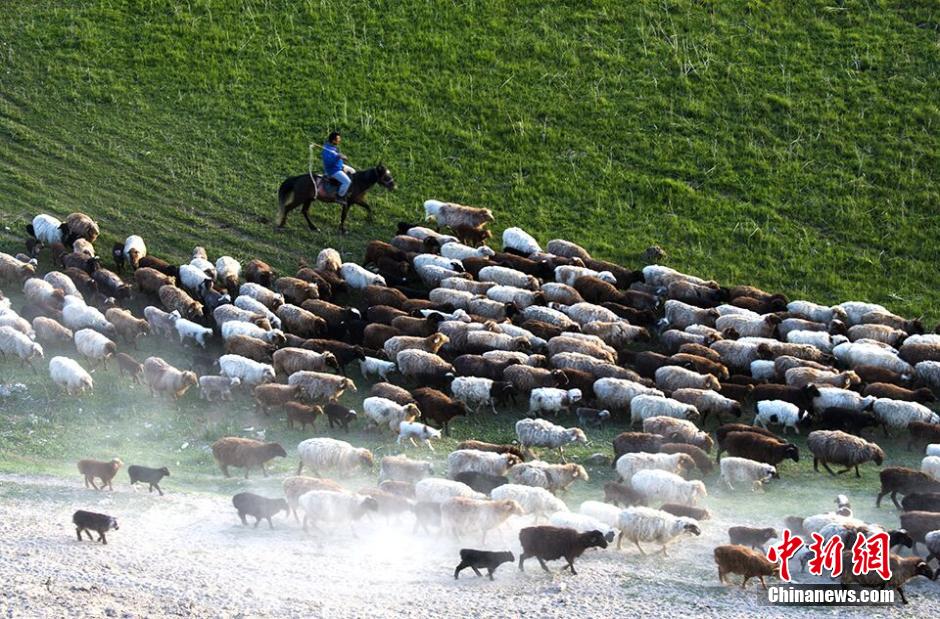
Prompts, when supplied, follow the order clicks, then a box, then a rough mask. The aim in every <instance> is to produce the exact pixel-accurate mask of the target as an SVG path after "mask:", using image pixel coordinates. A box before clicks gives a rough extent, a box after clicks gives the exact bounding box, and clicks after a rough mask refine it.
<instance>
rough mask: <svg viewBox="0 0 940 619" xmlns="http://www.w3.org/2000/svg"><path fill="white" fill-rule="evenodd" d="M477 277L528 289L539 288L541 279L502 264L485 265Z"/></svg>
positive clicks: (483, 280) (503, 284)
mask: <svg viewBox="0 0 940 619" xmlns="http://www.w3.org/2000/svg"><path fill="white" fill-rule="evenodd" d="M477 279H478V280H480V281H481V282H493V283H495V284H498V285H500V286H515V287H516V288H526V289H528V290H538V289H539V281H538V280H537V279H536V278H535V277H533V276H531V275H526V274H525V273H523V272H521V271H517V270H516V269H510V268H507V267H502V266H489V267H483V268H482V269H480V272H479V273H478V274H477Z"/></svg>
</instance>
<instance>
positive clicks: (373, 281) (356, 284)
mask: <svg viewBox="0 0 940 619" xmlns="http://www.w3.org/2000/svg"><path fill="white" fill-rule="evenodd" d="M339 274H340V277H342V278H343V281H345V282H346V284H347V285H348V286H349V287H350V288H351V289H352V290H363V289H364V288H365V287H366V286H385V285H386V283H385V278H384V277H382V276H381V275H377V274H375V273H372V272H370V271H367V270H366V269H364V268H362V267H361V266H359V265H358V264H356V263H354V262H344V263H343V264H341V265H340V269H339Z"/></svg>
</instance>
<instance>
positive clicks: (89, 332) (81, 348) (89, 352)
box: [73, 329, 117, 366]
mask: <svg viewBox="0 0 940 619" xmlns="http://www.w3.org/2000/svg"><path fill="white" fill-rule="evenodd" d="M73 339H74V340H75V348H76V349H77V350H78V352H79V353H80V354H81V355H82V356H84V357H85V358H87V359H89V360H94V361H95V362H99V361H103V362H104V363H105V365H106V366H107V362H108V359H109V358H110V357H111V356H112V355H114V353H115V352H117V345H116V344H115V343H114V342H112V341H111V340H109V339H108V338H106V337H105V336H103V335H101V334H100V333H98V332H97V331H95V330H94V329H79V330H78V331H76V332H75V335H74V336H73Z"/></svg>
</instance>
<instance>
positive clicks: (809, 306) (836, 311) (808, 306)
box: [787, 301, 846, 324]
mask: <svg viewBox="0 0 940 619" xmlns="http://www.w3.org/2000/svg"><path fill="white" fill-rule="evenodd" d="M787 311H788V312H790V313H791V314H797V315H799V316H802V317H804V318H806V320H812V321H813V322H825V323H827V324H828V323H830V322H832V321H833V320H834V319H835V320H845V318H846V314H845V310H843V309H842V308H841V307H838V306H834V307H828V306H826V305H819V304H817V303H812V302H810V301H790V302H789V303H787Z"/></svg>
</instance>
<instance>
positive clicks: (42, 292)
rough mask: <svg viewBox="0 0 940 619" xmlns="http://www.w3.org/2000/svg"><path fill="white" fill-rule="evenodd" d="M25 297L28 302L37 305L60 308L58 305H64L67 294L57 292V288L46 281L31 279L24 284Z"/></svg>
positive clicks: (36, 278)
mask: <svg viewBox="0 0 940 619" xmlns="http://www.w3.org/2000/svg"><path fill="white" fill-rule="evenodd" d="M23 296H25V297H26V300H27V301H29V302H30V303H35V304H36V305H52V306H54V307H58V304H60V303H62V300H63V297H64V296H65V293H64V292H62V291H57V290H56V288H55V286H53V285H52V284H50V283H49V282H47V281H46V280H45V279H39V278H38V277H30V278H29V279H27V280H26V281H25V282H23Z"/></svg>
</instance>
